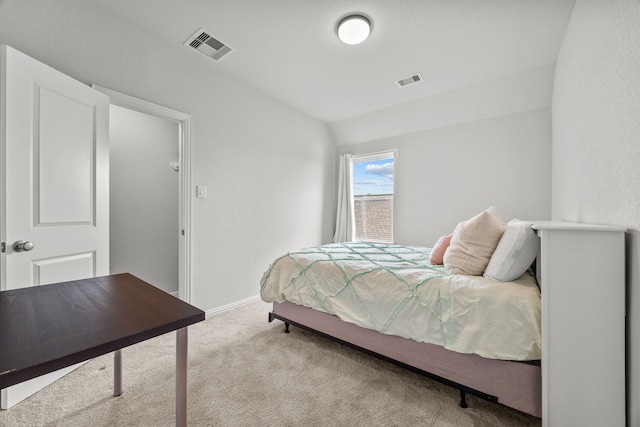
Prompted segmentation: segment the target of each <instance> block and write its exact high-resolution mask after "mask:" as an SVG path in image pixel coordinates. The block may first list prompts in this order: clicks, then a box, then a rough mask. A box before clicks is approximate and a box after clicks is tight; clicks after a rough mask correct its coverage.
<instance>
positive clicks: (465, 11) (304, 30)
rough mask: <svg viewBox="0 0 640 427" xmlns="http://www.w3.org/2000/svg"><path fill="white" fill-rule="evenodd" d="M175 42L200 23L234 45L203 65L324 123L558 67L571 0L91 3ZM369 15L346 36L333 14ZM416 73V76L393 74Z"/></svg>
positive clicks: (123, 0) (136, 0) (118, 0)
mask: <svg viewBox="0 0 640 427" xmlns="http://www.w3.org/2000/svg"><path fill="white" fill-rule="evenodd" d="M92 1H93V2H94V3H97V4H98V5H99V6H100V7H102V8H103V9H105V10H107V11H110V12H112V13H114V14H116V15H118V16H119V17H120V18H121V19H123V20H125V21H128V22H129V23H131V24H133V25H135V26H136V27H139V28H140V29H142V30H144V31H145V32H147V33H149V34H151V35H153V36H156V37H159V38H161V39H163V40H165V41H166V42H168V43H170V44H174V45H176V46H181V47H182V48H184V49H189V48H188V47H186V46H183V43H184V42H185V41H186V40H187V39H188V38H189V36H191V35H192V34H193V33H194V32H195V31H196V30H198V29H199V28H203V29H204V30H206V31H207V32H208V33H209V34H210V35H212V36H213V37H215V38H216V39H218V40H220V41H221V42H223V43H225V44H227V45H229V46H230V47H231V48H232V49H233V52H232V53H230V54H228V55H226V56H225V57H224V58H222V59H221V60H219V61H218V62H213V61H212V60H211V59H208V58H206V57H205V56H204V55H201V54H200V53H198V52H196V51H193V54H194V55H198V56H200V57H201V60H202V64H203V66H213V67H215V68H217V69H219V70H220V71H222V72H225V73H228V74H230V75H232V76H234V77H235V78H237V79H239V80H241V81H243V82H245V83H247V84H249V85H251V86H254V87H256V88H259V89H260V90H262V91H264V92H266V93H268V94H270V95H271V96H273V97H275V98H278V99H280V100H282V101H283V102H286V103H287V104H289V105H291V106H293V107H295V108H297V109H299V110H302V111H304V112H305V113H307V114H309V115H311V116H313V117H315V118H317V119H319V120H321V121H323V122H326V123H333V122H337V121H340V120H344V119H349V118H353V117H357V116H360V115H363V114H366V113H370V112H373V111H378V110H382V109H385V108H388V107H393V106H397V105H400V104H404V103H407V102H411V101H416V100H419V99H422V98H425V97H429V96H432V95H435V94H440V93H443V92H447V91H450V90H455V89H458V88H461V87H464V86H468V85H472V84H476V83H478V82H482V81H486V80H490V79H495V78H499V77H503V76H507V75H510V74H514V73H518V72H522V71H526V70H529V69H532V68H536V67H540V66H543V65H549V64H553V63H554V62H555V60H556V58H557V56H558V51H559V49H560V45H561V43H562V40H563V37H564V34H565V32H566V28H567V24H568V22H569V18H570V16H571V12H572V10H573V4H574V2H575V0H180V1H175V0H133V1H132V0H92ZM354 12H360V13H364V14H366V15H367V16H369V17H370V18H371V20H372V22H373V29H372V32H371V35H370V37H369V39H367V40H366V41H365V42H364V43H362V44H360V45H346V44H343V43H341V42H340V41H339V40H338V38H337V36H336V29H335V26H336V23H337V21H338V20H339V19H340V18H341V17H343V16H345V15H347V14H351V13H354ZM416 73H420V74H421V75H422V77H423V78H424V81H423V82H420V83H417V84H413V85H410V86H405V87H399V86H398V85H397V84H396V81H397V80H399V79H402V78H405V77H408V76H411V75H413V74H416Z"/></svg>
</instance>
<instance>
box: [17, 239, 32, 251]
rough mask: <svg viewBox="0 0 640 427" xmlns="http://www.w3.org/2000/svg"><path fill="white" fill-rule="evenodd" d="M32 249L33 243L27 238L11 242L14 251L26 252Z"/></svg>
mask: <svg viewBox="0 0 640 427" xmlns="http://www.w3.org/2000/svg"><path fill="white" fill-rule="evenodd" d="M31 249H33V243H31V242H30V241H28V240H18V241H17V242H15V243H14V244H13V250H14V251H16V252H23V251H24V252H28V251H30V250H31Z"/></svg>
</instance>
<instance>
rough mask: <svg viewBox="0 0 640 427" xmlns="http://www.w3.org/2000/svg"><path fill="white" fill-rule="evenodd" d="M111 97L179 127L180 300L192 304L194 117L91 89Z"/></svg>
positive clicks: (118, 102) (113, 91) (100, 88)
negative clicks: (192, 141)
mask: <svg viewBox="0 0 640 427" xmlns="http://www.w3.org/2000/svg"><path fill="white" fill-rule="evenodd" d="M91 87H93V88H94V89H96V90H98V91H100V92H102V93H104V94H105V95H108V96H109V103H110V104H112V105H117V106H118V107H124V108H128V109H130V110H134V111H138V112H140V113H145V114H149V115H152V116H156V117H160V118H162V119H165V120H169V121H171V122H173V123H177V124H178V134H179V160H178V162H179V165H180V170H179V173H178V175H179V190H178V198H179V207H178V209H179V214H178V217H179V222H180V229H181V233H180V237H181V238H180V239H178V241H179V249H178V258H179V259H178V298H180V299H181V300H183V301H185V302H188V303H191V273H192V271H191V120H192V116H191V115H189V114H186V113H183V112H181V111H177V110H173V109H171V108H168V107H164V106H162V105H158V104H154V103H152V102H149V101H145V100H143V99H140V98H136V97H133V96H130V95H126V94H124V93H121V92H118V91H115V90H113V89H108V88H105V87H102V86H99V85H95V84H93V85H91Z"/></svg>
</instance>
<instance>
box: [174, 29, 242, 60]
mask: <svg viewBox="0 0 640 427" xmlns="http://www.w3.org/2000/svg"><path fill="white" fill-rule="evenodd" d="M184 44H185V46H189V47H192V48H193V49H195V50H197V51H198V52H200V53H202V54H203V55H206V56H208V57H209V58H211V59H213V60H214V61H219V60H220V59H222V57H224V56H225V55H226V54H228V53H230V52H231V51H233V49H231V48H230V47H229V46H227V45H225V44H224V43H222V42H221V41H220V40H217V39H215V38H213V37H211V35H209V33H208V32H206V31H204V30H203V29H202V28H200V29H199V30H198V31H196V32H195V33H193V35H192V36H191V37H189V39H187V41H186V42H184Z"/></svg>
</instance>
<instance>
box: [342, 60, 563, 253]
mask: <svg viewBox="0 0 640 427" xmlns="http://www.w3.org/2000/svg"><path fill="white" fill-rule="evenodd" d="M552 68H553V67H552V66H549V67H543V68H540V69H536V70H531V71H530V72H527V73H520V74H518V75H513V76H507V77H505V78H503V79H498V80H492V81H489V82H485V83H484V85H483V84H478V85H473V86H471V87H468V88H463V89H459V90H456V91H452V92H451V93H450V94H449V95H450V96H449V97H447V95H446V94H440V95H438V96H437V99H431V100H423V101H421V102H420V103H414V104H413V105H411V106H409V107H410V108H411V110H412V112H411V113H410V115H411V116H413V117H414V119H413V120H412V121H411V122H409V123H407V126H408V127H409V128H410V129H426V130H420V131H417V132H414V133H410V134H404V130H403V129H404V128H403V127H398V128H397V129H396V130H395V131H393V130H392V128H391V127H386V126H385V125H384V124H382V125H381V124H379V123H377V122H378V121H379V120H383V118H382V116H376V115H370V117H368V119H367V120H365V119H364V118H363V117H361V118H356V119H353V120H350V121H349V124H348V126H345V127H341V130H342V131H344V133H341V135H342V137H340V136H338V138H342V143H343V144H344V142H345V141H346V140H350V138H354V139H360V138H364V139H367V138H369V137H368V136H367V133H368V129H369V128H370V127H371V126H373V127H375V126H379V127H384V128H385V130H383V132H388V133H389V134H392V135H393V136H390V137H388V138H384V139H376V140H370V141H369V142H365V143H360V144H356V145H341V146H339V149H338V152H339V153H345V152H350V153H354V154H364V153H368V152H377V151H383V150H390V149H394V148H397V149H398V150H399V152H398V159H397V160H396V168H395V177H394V178H395V179H394V187H395V188H394V192H395V205H394V239H395V241H396V242H397V243H402V244H419V245H425V246H433V244H434V243H435V242H436V240H437V239H438V238H439V237H440V236H441V235H443V234H447V233H451V232H452V231H453V229H454V228H455V226H456V225H457V223H458V222H460V221H463V220H466V219H468V218H469V217H471V216H473V215H475V214H477V213H478V212H480V211H482V210H484V209H486V208H488V207H489V206H491V205H495V206H496V207H497V208H498V210H499V212H500V213H501V215H502V216H503V217H504V219H505V220H506V221H508V220H510V219H512V218H521V219H549V218H550V215H551V110H550V105H551V92H552V82H553V70H552ZM517 82H519V84H518V83H517ZM516 88H517V89H516ZM439 105H442V109H440V110H439V109H438V106H439ZM396 110H398V111H396V112H399V110H400V108H398V109H396ZM408 115H409V113H408V114H407V115H405V116H408ZM343 124H346V122H345V123H343ZM332 126H333V125H332ZM335 129H336V128H335V127H332V130H334V131H335ZM347 129H348V135H349V137H345V136H346V135H347Z"/></svg>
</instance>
